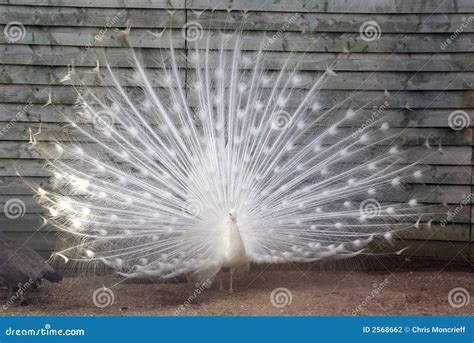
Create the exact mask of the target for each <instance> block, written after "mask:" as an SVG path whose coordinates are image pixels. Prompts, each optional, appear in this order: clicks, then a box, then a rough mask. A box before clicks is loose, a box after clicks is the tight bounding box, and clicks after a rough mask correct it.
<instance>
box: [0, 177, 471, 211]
mask: <svg viewBox="0 0 474 343" xmlns="http://www.w3.org/2000/svg"><path fill="white" fill-rule="evenodd" d="M30 181H32V178H31V180H30ZM43 186H45V185H43ZM45 187H46V186H45ZM13 193H14V194H7V193H6V192H5V193H4V194H2V195H0V205H1V206H2V208H3V206H4V204H5V202H6V201H8V200H10V199H12V198H15V199H20V200H21V201H23V203H24V204H25V208H26V213H43V209H42V208H40V207H39V206H38V204H37V203H36V201H35V200H34V199H33V197H32V196H31V195H27V194H16V193H15V192H13ZM390 193H391V194H387V193H380V194H378V195H377V200H378V201H387V202H390V203H397V202H406V201H408V200H409V199H413V198H416V199H417V200H419V201H420V202H423V203H433V204H443V203H448V204H455V205H457V204H460V203H461V202H462V201H463V200H464V197H465V195H466V194H469V193H470V186H464V185H413V184H412V185H409V187H408V186H407V187H405V189H402V188H397V189H396V191H394V192H390Z"/></svg>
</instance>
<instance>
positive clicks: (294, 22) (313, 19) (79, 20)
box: [0, 5, 474, 33]
mask: <svg viewBox="0 0 474 343" xmlns="http://www.w3.org/2000/svg"><path fill="white" fill-rule="evenodd" d="M186 19H187V21H195V22H198V23H200V24H201V25H202V26H203V27H205V28H207V29H237V30H275V31H278V30H281V29H282V28H284V30H285V31H302V30H303V31H311V32H312V31H316V32H359V29H360V27H361V25H363V24H364V23H366V22H369V21H375V22H377V23H380V28H381V32H383V33H403V32H405V33H411V32H415V33H416V32H454V31H455V30H456V29H459V28H460V27H462V29H463V32H474V28H471V27H470V25H469V22H468V21H467V18H466V15H465V14H464V13H463V14H448V15H446V14H396V15H393V14H388V15H383V14H372V13H371V14H357V13H356V14H354V13H347V14H342V15H341V14H330V13H318V14H315V13H307V12H304V11H301V12H295V13H281V12H257V11H255V12H249V13H243V12H239V11H234V12H231V13H228V12H227V11H212V12H211V11H204V12H201V11H192V10H191V11H188V12H187V13H185V10H184V9H180V10H176V11H173V12H170V11H167V10H166V9H153V8H148V9H131V8H128V9H126V8H117V9H110V8H78V7H76V8H74V7H66V8H65V7H48V8H47V9H43V8H38V7H36V6H18V5H4V6H2V7H1V12H0V24H7V23H9V22H11V21H18V22H21V23H22V24H23V25H33V26H80V27H103V26H106V25H108V26H112V27H125V26H126V25H127V24H126V22H127V21H130V22H131V23H132V25H133V27H135V28H155V27H173V28H181V27H182V26H183V25H184V24H185V22H186Z"/></svg>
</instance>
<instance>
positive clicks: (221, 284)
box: [217, 276, 224, 291]
mask: <svg viewBox="0 0 474 343" xmlns="http://www.w3.org/2000/svg"><path fill="white" fill-rule="evenodd" d="M217 278H218V279H219V291H223V290H224V284H223V283H222V278H221V277H219V276H218V277H217Z"/></svg>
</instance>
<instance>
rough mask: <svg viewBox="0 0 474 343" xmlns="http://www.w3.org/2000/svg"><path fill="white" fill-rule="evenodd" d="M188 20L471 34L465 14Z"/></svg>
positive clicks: (229, 25) (235, 15) (222, 15)
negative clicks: (367, 27) (459, 31)
mask: <svg viewBox="0 0 474 343" xmlns="http://www.w3.org/2000/svg"><path fill="white" fill-rule="evenodd" d="M187 15H188V16H187V20H188V22H189V21H194V22H198V23H200V24H201V26H202V27H204V28H206V29H227V30H229V29H235V30H256V31H258V30H262V31H266V30H274V31H279V30H282V31H299V32H301V31H302V32H359V30H360V28H361V26H362V25H367V24H365V23H367V22H373V21H375V22H376V23H377V25H379V28H377V30H379V29H380V33H382V34H384V33H420V32H434V33H443V32H454V31H456V30H458V29H461V30H462V32H474V28H473V27H471V25H470V23H471V22H472V21H474V17H473V18H472V20H470V19H468V17H469V16H466V14H464V13H463V14H436V13H435V14H388V15H387V14H385V15H383V14H375V13H367V14H358V13H344V14H339V13H338V14H329V13H317V14H316V13H307V12H305V11H298V12H290V13H281V12H260V11H251V12H247V13H244V12H239V11H233V12H230V13H228V12H227V11H217V10H216V11H212V12H211V11H204V12H201V11H188V14H187ZM374 27H375V26H374Z"/></svg>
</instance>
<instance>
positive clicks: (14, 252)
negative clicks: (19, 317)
mask: <svg viewBox="0 0 474 343" xmlns="http://www.w3.org/2000/svg"><path fill="white" fill-rule="evenodd" d="M0 251H1V253H0V285H1V284H3V285H4V286H5V287H7V288H8V290H9V298H10V299H11V298H12V294H13V292H14V291H18V290H21V292H19V293H20V297H21V299H22V300H23V291H25V290H26V289H29V288H35V287H36V286H37V284H39V283H40V282H41V280H42V279H45V280H48V281H50V282H60V281H61V280H62V276H61V275H60V274H58V273H57V272H56V271H55V270H54V269H53V268H52V267H51V266H50V265H49V264H48V263H47V262H46V261H45V260H44V259H43V258H42V257H41V256H40V255H39V254H38V253H36V252H35V251H33V250H31V249H29V248H27V247H25V246H22V245H20V244H18V243H17V242H15V241H13V240H11V239H9V238H7V237H6V236H5V235H3V234H2V233H0Z"/></svg>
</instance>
